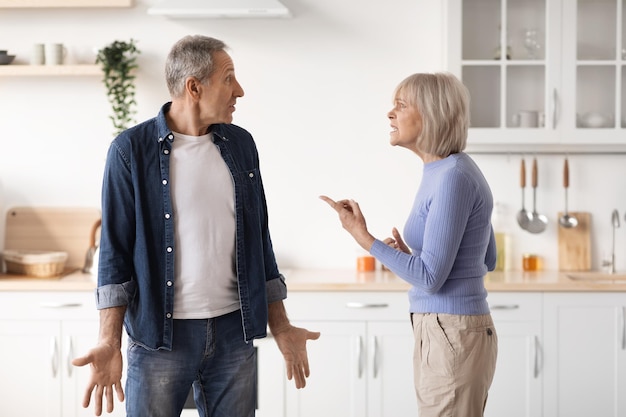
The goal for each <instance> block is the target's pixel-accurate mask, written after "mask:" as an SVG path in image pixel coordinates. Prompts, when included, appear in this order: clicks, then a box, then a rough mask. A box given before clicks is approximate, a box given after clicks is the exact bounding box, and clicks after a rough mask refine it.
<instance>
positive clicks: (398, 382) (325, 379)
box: [285, 292, 417, 417]
mask: <svg viewBox="0 0 626 417" xmlns="http://www.w3.org/2000/svg"><path fill="white" fill-rule="evenodd" d="M286 308H287V311H288V312H289V316H290V319H291V321H292V322H293V323H294V324H295V325H298V326H302V327H306V328H307V329H309V330H312V331H320V332H321V337H320V338H319V340H316V341H311V342H309V344H308V347H307V350H308V353H309V362H310V366H311V376H310V378H309V379H308V381H307V386H306V388H304V389H302V390H296V389H295V387H294V386H293V384H292V383H290V382H288V383H287V387H286V394H285V412H286V413H285V415H286V416H289V417H306V416H320V415H336V416H346V417H348V416H353V417H363V416H367V417H384V416H394V415H396V416H401V415H405V416H409V415H417V401H416V398H415V390H414V383H413V365H412V363H413V333H412V329H411V324H410V319H409V314H408V301H407V296H406V294H404V293H377V294H371V293H354V292H345V293H293V292H292V293H290V295H289V298H288V299H287V300H286Z"/></svg>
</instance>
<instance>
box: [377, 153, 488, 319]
mask: <svg viewBox="0 0 626 417" xmlns="http://www.w3.org/2000/svg"><path fill="white" fill-rule="evenodd" d="M492 209H493V197H492V195H491V189H490V188H489V185H488V184H487V181H486V180H485V178H484V176H483V174H482V172H481V171H480V169H479V168H478V166H477V165H476V164H475V163H474V161H473V160H472V159H471V158H470V157H469V156H468V155H467V154H465V153H458V154H453V155H450V156H449V157H447V158H445V159H442V160H439V161H435V162H430V163H427V164H425V165H424V172H423V177H422V181H421V185H420V187H419V190H418V191H417V195H416V197H415V202H414V204H413V209H412V210H411V213H410V215H409V218H408V219H407V222H406V224H405V226H404V233H403V239H404V241H405V242H406V244H407V245H408V246H409V247H410V248H411V250H412V254H411V255H409V254H406V253H403V252H400V251H397V250H395V249H393V248H391V247H389V246H387V245H385V244H384V243H383V242H381V241H380V240H376V241H375V242H374V244H373V245H372V248H371V250H370V252H371V254H372V255H373V256H375V257H376V258H377V259H378V260H379V261H380V262H381V263H383V264H384V265H385V266H386V267H388V268H389V269H390V270H391V271H392V272H394V273H395V274H396V275H398V276H399V277H400V278H402V279H404V280H405V281H407V282H408V283H409V284H411V285H412V288H411V290H410V291H409V301H410V311H411V312H412V313H448V314H462V315H475V314H487V313H489V306H488V304H487V301H486V298H487V291H486V290H485V285H484V282H483V277H484V275H485V274H486V273H487V271H492V270H493V269H494V268H495V264H496V245H495V239H494V235H493V228H492V226H491V211H492Z"/></svg>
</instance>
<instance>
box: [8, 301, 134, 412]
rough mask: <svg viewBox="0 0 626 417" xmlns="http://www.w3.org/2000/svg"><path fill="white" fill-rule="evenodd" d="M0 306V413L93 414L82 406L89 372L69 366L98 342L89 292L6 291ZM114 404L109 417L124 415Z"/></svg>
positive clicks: (95, 313)
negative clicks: (0, 376)
mask: <svg viewBox="0 0 626 417" xmlns="http://www.w3.org/2000/svg"><path fill="white" fill-rule="evenodd" d="M0 306H2V308H1V310H0V346H2V355H0V369H2V378H0V392H2V394H3V395H2V401H1V402H0V415H3V416H22V415H23V416H42V417H43V416H45V417H80V416H85V417H87V416H93V414H94V411H93V403H92V405H91V406H90V408H88V409H85V408H83V407H82V400H83V396H84V392H85V389H86V387H87V383H88V380H89V377H90V368H89V366H86V367H82V368H77V367H74V366H72V364H71V361H72V359H73V358H74V357H76V356H79V355H83V354H85V353H86V352H87V351H88V350H89V349H90V348H91V347H93V346H94V344H95V343H96V341H97V336H98V326H99V324H98V313H97V311H96V309H95V305H94V298H93V294H91V293H89V294H87V293H78V292H77V293H31V292H28V293H16V292H5V293H0ZM116 405H117V406H118V407H116V410H115V413H113V414H109V415H112V416H123V415H125V413H124V410H123V404H116Z"/></svg>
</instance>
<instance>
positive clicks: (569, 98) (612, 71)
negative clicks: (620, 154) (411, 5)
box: [448, 0, 626, 152]
mask: <svg viewBox="0 0 626 417" xmlns="http://www.w3.org/2000/svg"><path fill="white" fill-rule="evenodd" d="M448 34H449V41H448V52H449V53H448V65H449V70H450V71H451V72H453V73H455V74H456V75H457V76H459V77H460V78H461V79H462V80H463V82H464V83H465V85H466V86H467V87H468V89H469V91H470V94H471V128H470V134H469V139H468V150H470V151H472V150H474V151H504V152H506V151H538V150H545V151H564V152H566V151H583V152H585V151H588V152H596V151H615V150H620V151H626V0H448Z"/></svg>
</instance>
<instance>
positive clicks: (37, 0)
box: [0, 0, 133, 9]
mask: <svg viewBox="0 0 626 417" xmlns="http://www.w3.org/2000/svg"><path fill="white" fill-rule="evenodd" d="M132 5H133V1H132V0H0V8H7V9H24V8H44V7H51V8H52V7H76V8H80V7H131V6H132Z"/></svg>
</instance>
